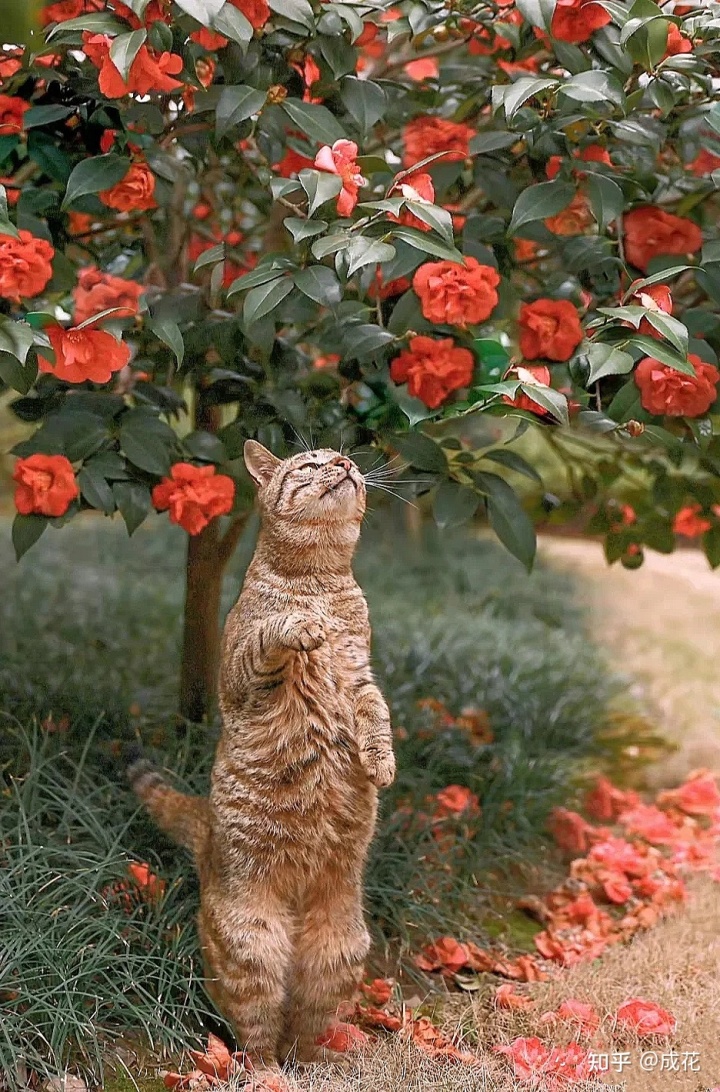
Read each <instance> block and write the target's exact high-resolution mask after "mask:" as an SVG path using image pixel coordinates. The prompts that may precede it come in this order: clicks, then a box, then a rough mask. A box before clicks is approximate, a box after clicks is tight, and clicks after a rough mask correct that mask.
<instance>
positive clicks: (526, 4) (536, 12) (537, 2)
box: [516, 0, 556, 30]
mask: <svg viewBox="0 0 720 1092" xmlns="http://www.w3.org/2000/svg"><path fill="white" fill-rule="evenodd" d="M555 3H556V0H516V7H517V9H518V11H519V12H520V14H521V15H522V16H524V18H525V19H527V21H528V23H530V24H531V26H534V27H540V29H541V30H549V29H550V23H551V22H552V16H553V12H554V10H555Z"/></svg>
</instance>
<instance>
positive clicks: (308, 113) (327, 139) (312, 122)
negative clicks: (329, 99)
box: [282, 99, 345, 144]
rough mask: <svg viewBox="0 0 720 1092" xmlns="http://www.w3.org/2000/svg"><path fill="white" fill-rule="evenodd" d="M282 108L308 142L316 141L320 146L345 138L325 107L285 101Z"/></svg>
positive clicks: (296, 100)
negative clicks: (307, 138) (306, 137)
mask: <svg viewBox="0 0 720 1092" xmlns="http://www.w3.org/2000/svg"><path fill="white" fill-rule="evenodd" d="M282 108H283V110H284V111H285V113H286V114H287V116H288V117H289V118H290V121H291V122H292V123H293V125H294V126H295V127H296V128H298V129H300V131H301V132H303V133H305V135H306V136H308V137H309V138H310V140H317V141H319V142H320V143H321V144H334V143H335V141H336V140H342V139H343V138H344V137H345V133H344V131H343V128H342V126H341V125H340V122H339V121H338V120H337V118H336V117H335V115H334V114H331V113H330V111H329V110H328V108H327V107H326V106H318V105H316V104H315V103H313V102H301V101H300V99H285V101H284V103H283V104H282Z"/></svg>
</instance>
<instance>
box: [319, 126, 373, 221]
mask: <svg viewBox="0 0 720 1092" xmlns="http://www.w3.org/2000/svg"><path fill="white" fill-rule="evenodd" d="M357 154H358V146H357V144H355V142H354V141H352V140H336V141H335V143H334V144H333V145H332V147H330V145H329V144H326V145H325V147H323V148H321V149H320V151H319V152H318V154H317V155H316V156H315V163H314V166H315V167H317V169H318V170H319V171H328V172H329V173H330V174H337V175H339V176H340V178H341V179H342V189H341V190H340V193H339V195H338V199H337V211H338V216H349V215H350V214H351V212H352V210H353V209H354V208H355V206H356V205H357V202H358V196H357V195H358V190H359V189H360V187H361V186H366V185H367V182H366V181H365V179H364V178H363V176H362V175H361V174H360V168H359V167H358V165H357Z"/></svg>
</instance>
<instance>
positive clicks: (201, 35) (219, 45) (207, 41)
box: [190, 27, 228, 53]
mask: <svg viewBox="0 0 720 1092" xmlns="http://www.w3.org/2000/svg"><path fill="white" fill-rule="evenodd" d="M190 41H191V42H197V44H198V45H201V46H202V47H203V49H209V50H210V51H211V52H213V53H216V52H217V50H218V49H224V48H225V46H226V45H227V44H228V40H227V38H226V37H225V36H224V35H222V34H218V32H217V31H216V30H210V29H209V28H208V27H200V30H194V31H193V32H192V33H191V35H190Z"/></svg>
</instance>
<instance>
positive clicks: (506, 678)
mask: <svg viewBox="0 0 720 1092" xmlns="http://www.w3.org/2000/svg"><path fill="white" fill-rule="evenodd" d="M0 530H1V529H0ZM0 541H2V539H1V538H0ZM183 547H184V536H183V535H182V534H181V533H179V532H177V529H175V528H171V527H168V526H167V525H164V526H163V527H162V528H160V526H159V525H155V526H151V527H150V528H148V529H147V530H145V529H143V530H142V531H140V532H139V533H138V534H137V535H136V536H135V537H134V538H133V539H132V540H130V542H128V541H127V540H126V538H125V536H124V532H123V531H122V529H121V528H119V527H117V526H116V525H112V524H110V525H108V524H103V523H101V522H100V521H98V520H95V519H92V520H76V521H74V522H73V523H72V524H70V525H69V526H68V527H67V528H65V529H63V532H62V534H56V533H53V532H50V533H48V534H46V535H45V536H43V538H42V539H41V540H40V542H39V543H38V544H37V546H36V547H34V549H33V550H32V551H31V552H30V553H29V554H28V555H26V557H25V558H24V559H23V561H22V562H21V564H20V565H19V566H17V567H15V565H14V562H12V560H11V558H10V556H9V555H10V550H9V546H6V547H3V548H0V554H2V555H3V556H1V557H0V560H1V561H4V563H5V564H4V572H5V574H6V589H5V595H4V596H3V598H2V602H1V603H0V632H2V633H3V644H4V648H3V658H2V664H1V666H0V709H2V710H4V711H5V712H4V715H3V717H2V719H1V720H0V771H1V772H2V776H3V781H4V785H5V788H4V792H3V794H2V795H1V796H0V839H1V840H2V841H1V849H0V852H1V853H2V862H1V863H2V870H1V871H0V952H3V951H4V952H8V953H10V957H9V959H4V960H3V962H2V964H0V1072H2V1073H3V1074H9V1077H8V1083H9V1084H10V1085H11V1087H12V1085H13V1080H14V1079H15V1078H14V1076H13V1074H14V1073H16V1072H17V1062H18V1059H22V1060H24V1061H25V1062H26V1064H27V1065H28V1067H30V1068H34V1069H36V1070H37V1071H38V1072H39V1073H41V1074H42V1075H51V1074H54V1073H58V1072H61V1071H62V1070H63V1068H64V1067H65V1066H66V1065H67V1064H68V1063H69V1062H72V1064H73V1065H75V1066H78V1067H80V1068H81V1069H82V1070H83V1071H84V1072H87V1073H90V1074H94V1075H95V1076H97V1075H98V1074H99V1073H100V1072H101V1070H102V1065H103V1057H104V1056H105V1055H106V1054H107V1049H108V1043H109V1042H111V1041H112V1038H113V1036H122V1035H124V1034H127V1033H131V1032H136V1031H137V1030H138V1029H140V1030H141V1031H142V1032H143V1033H144V1035H145V1036H146V1037H147V1039H148V1040H149V1041H150V1042H152V1043H153V1044H154V1045H155V1046H156V1047H157V1048H158V1049H159V1050H162V1049H164V1048H177V1047H178V1045H179V1044H181V1043H187V1042H188V1041H189V1040H192V1039H193V1038H195V1037H197V1035H198V1034H199V1033H200V1030H201V1028H202V1026H203V1023H205V1025H206V1026H207V1021H208V1020H209V1019H211V1016H210V1011H211V1010H210V1005H209V1002H208V1001H207V999H206V997H205V995H204V991H203V989H202V983H201V969H200V962H199V957H198V951H197V941H196V936H195V925H194V917H195V911H196V906H197V883H196V881H195V878H194V876H193V874H192V868H191V865H190V863H189V861H188V859H187V858H186V857H185V856H184V854H183V853H182V852H181V851H179V850H178V849H177V848H176V847H174V846H172V845H171V844H170V843H169V842H168V841H167V840H166V839H164V837H163V836H162V835H161V834H160V833H159V832H158V831H156V830H155V829H154V828H153V827H152V826H151V824H150V823H149V821H148V820H147V819H146V818H145V817H144V816H143V815H142V814H141V813H139V812H138V811H137V809H136V807H135V802H134V800H133V799H132V798H131V796H130V793H129V791H128V790H127V788H126V786H125V785H124V783H123V782H122V780H121V779H119V778H118V771H117V769H116V761H115V759H114V755H115V754H116V753H117V750H118V744H119V742H120V741H122V740H126V739H131V738H139V739H141V741H142V742H143V743H144V745H145V746H146V748H147V749H148V750H149V751H150V752H151V753H152V754H153V755H154V757H155V758H156V759H157V761H158V762H159V763H160V764H161V765H163V766H165V768H166V769H168V770H169V771H170V772H171V774H172V776H173V778H174V779H175V780H176V782H177V783H179V784H181V785H185V786H187V787H188V788H189V789H191V790H192V791H197V792H206V791H207V784H208V775H209V769H210V765H211V761H212V754H213V750H214V746H215V739H216V736H217V724H216V723H212V724H210V725H208V726H205V727H197V726H196V727H194V728H191V729H188V731H187V732H185V733H184V734H183V735H182V736H181V737H180V738H179V737H178V735H177V731H176V724H177V721H176V717H175V714H174V710H175V694H176V688H177V666H178V662H179V645H180V634H181V622H182V598H183V580H182V562H183ZM5 552H6V554H7V556H5ZM251 552H252V536H251V534H249V535H248V536H247V538H246V540H245V542H244V543H243V544H242V545H241V548H240V550H239V551H238V556H237V557H236V558H235V560H234V564H233V566H232V568H231V570H230V572H229V573H228V577H227V580H226V586H225V595H224V605H225V607H227V606H229V605H230V603H231V602H232V601H233V600H234V598H235V597H236V595H237V592H238V589H239V586H240V582H241V579H242V573H243V567H244V565H245V564H246V563H247V560H248V558H249V556H250V554H251ZM357 573H358V576H359V578H360V581H361V583H362V585H363V587H364V588H365V590H366V592H367V595H368V599H369V603H370V611H371V618H372V621H373V630H374V657H375V662H376V668H377V674H378V678H379V680H380V683H381V685H382V687H383V689H384V691H385V693H386V695H387V697H388V701H389V703H390V706H391V709H392V713H393V723H394V725H395V726H396V728H397V729H398V733H397V734H398V739H397V753H398V766H399V775H398V779H397V782H396V784H395V785H394V786H393V787H392V789H391V790H389V791H388V792H386V793H384V794H383V799H382V807H381V818H380V823H379V829H378V835H377V838H376V841H375V844H374V846H373V851H372V856H371V860H370V863H369V868H368V875H367V902H368V909H369V914H370V918H371V921H372V924H373V927H374V933H375V937H376V941H377V951H378V957H379V958H380V957H381V958H383V959H384V960H385V961H386V962H385V966H387V965H388V964H387V961H390V960H392V961H393V963H396V962H397V961H398V960H399V959H401V958H402V955H403V953H404V952H406V951H407V950H408V949H412V948H417V947H418V946H419V945H420V944H422V943H424V942H425V941H426V940H427V939H428V938H429V937H432V936H435V935H440V934H447V933H453V932H454V933H456V934H458V935H472V936H473V937H474V938H475V939H480V940H482V938H483V935H484V929H485V923H487V922H488V921H489V915H490V914H491V913H494V914H495V918H497V913H498V911H497V900H498V898H499V897H503V898H505V899H508V898H511V897H512V895H513V894H514V893H517V892H518V891H519V890H520V889H521V886H522V884H523V883H525V882H527V874H528V870H529V869H531V868H532V867H534V866H537V865H538V864H541V863H542V862H543V860H545V859H546V857H547V854H548V850H547V847H546V845H545V843H544V841H543V839H542V835H541V831H542V827H543V825H544V821H545V818H546V816H547V813H548V811H549V809H550V808H551V807H552V806H553V805H554V804H556V803H558V802H567V801H568V799H569V797H570V796H571V794H572V789H571V788H570V785H571V781H572V776H573V773H574V771H575V770H576V769H577V764H578V763H579V762H580V761H581V760H583V759H585V758H586V757H587V756H588V755H589V754H590V753H591V752H592V750H593V748H594V747H595V740H596V737H597V734H598V731H599V729H600V728H601V727H602V726H603V724H604V723H605V720H606V711H607V708H608V705H609V704H610V702H611V701H612V699H613V697H614V695H615V694H616V692H617V689H618V686H617V683H616V681H615V680H614V679H613V678H611V677H610V676H609V674H608V672H607V670H606V668H605V666H604V664H603V662H602V660H601V658H600V657H599V655H598V653H597V652H596V650H595V649H594V648H593V647H592V645H591V644H590V643H589V642H588V640H587V637H586V636H585V634H584V632H583V625H582V617H581V615H580V613H579V612H578V610H577V607H576V604H575V601H574V596H573V589H572V586H571V584H570V582H569V580H568V579H567V578H565V577H564V576H562V575H558V574H556V573H553V572H546V571H543V570H542V569H539V570H538V571H537V572H536V573H534V574H533V575H532V577H528V576H527V575H526V574H525V573H524V571H523V570H522V569H521V567H520V566H519V565H518V564H517V563H515V562H514V561H513V560H512V559H511V558H510V557H508V555H507V554H505V553H504V552H503V551H502V550H501V549H500V548H498V547H497V546H495V545H494V544H493V543H491V542H488V541H482V540H478V539H476V538H473V537H471V536H470V535H468V534H464V535H462V534H458V535H452V536H442V535H440V534H438V533H437V532H433V531H428V532H427V534H426V535H425V536H424V537H423V539H422V540H421V541H418V542H414V541H408V539H407V538H406V537H405V536H404V534H403V532H402V530H401V529H400V527H399V526H398V525H396V524H395V523H394V522H393V520H392V517H391V516H389V517H386V518H385V519H384V520H383V521H376V523H375V524H374V525H371V526H370V527H369V528H368V529H367V531H366V533H365V535H364V538H363V543H362V547H361V550H360V554H359V557H358V563H357ZM424 698H433V699H436V700H438V701H440V702H442V703H443V705H444V706H445V707H446V708H447V710H448V711H449V713H450V714H451V715H452V716H453V717H457V715H458V714H460V713H461V712H462V710H463V709H465V708H466V707H471V708H473V709H475V710H483V711H484V712H485V713H486V715H487V722H488V724H489V727H490V731H491V733H492V737H491V739H488V740H487V741H486V742H484V743H479V744H478V743H477V742H474V741H473V739H472V738H471V736H470V735H469V733H468V732H467V731H466V730H465V729H464V728H463V727H462V726H457V725H454V724H450V725H444V724H442V723H440V722H439V719H438V717H437V716H436V715H435V714H433V712H432V711H430V710H428V709H426V708H422V707H420V706H419V705H418V702H420V701H422V699H424ZM451 784H457V785H462V786H465V787H467V788H469V789H470V790H472V791H473V792H474V793H476V794H477V796H478V798H479V800H480V802H481V811H479V812H478V813H468V814H465V815H460V816H457V817H454V818H449V819H444V820H442V822H441V823H438V822H437V821H435V820H434V819H433V811H434V808H435V806H436V805H435V803H434V801H433V798H434V796H435V794H437V792H438V791H439V790H441V789H443V788H445V787H446V786H448V785H451ZM131 859H140V860H146V861H148V862H149V863H150V865H151V866H152V868H153V870H154V871H155V872H156V873H157V874H158V875H159V876H161V877H162V879H163V880H165V882H166V885H167V889H166V893H165V895H164V897H163V898H162V899H161V900H160V901H159V902H154V901H152V900H150V901H143V900H142V899H138V898H136V897H135V896H133V897H132V898H131V900H130V903H129V904H128V901H127V899H125V898H124V897H118V895H117V892H115V886H116V885H117V884H119V883H127V880H128V875H127V866H128V862H129V860H131ZM114 892H115V893H114ZM491 931H495V932H496V930H491V929H490V928H488V933H490V932H491ZM486 935H487V934H486ZM526 940H527V938H524V942H526ZM17 1083H18V1082H17V1081H16V1084H17Z"/></svg>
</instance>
